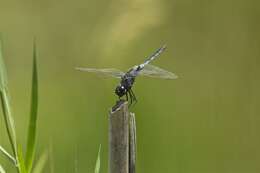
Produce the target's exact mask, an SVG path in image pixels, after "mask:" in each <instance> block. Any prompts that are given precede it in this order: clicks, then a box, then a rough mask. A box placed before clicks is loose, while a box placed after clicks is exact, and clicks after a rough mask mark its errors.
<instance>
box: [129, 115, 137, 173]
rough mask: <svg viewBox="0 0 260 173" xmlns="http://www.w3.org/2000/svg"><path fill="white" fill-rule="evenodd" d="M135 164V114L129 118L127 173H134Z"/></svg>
mask: <svg viewBox="0 0 260 173" xmlns="http://www.w3.org/2000/svg"><path fill="white" fill-rule="evenodd" d="M135 162H136V125H135V114H134V113H130V116H129V173H135Z"/></svg>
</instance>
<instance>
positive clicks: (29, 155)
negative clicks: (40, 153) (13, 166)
mask: <svg viewBox="0 0 260 173" xmlns="http://www.w3.org/2000/svg"><path fill="white" fill-rule="evenodd" d="M37 110H38V74H37V55H36V45H35V43H34V46H33V72H32V89H31V114H30V121H29V127H28V135H27V148H26V149H27V152H26V157H25V165H26V169H27V171H28V173H30V172H31V170H32V165H33V160H34V156H35V146H36V130H37Z"/></svg>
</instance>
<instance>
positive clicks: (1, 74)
mask: <svg viewBox="0 0 260 173" xmlns="http://www.w3.org/2000/svg"><path fill="white" fill-rule="evenodd" d="M0 102H1V106H2V110H3V116H4V122H5V127H6V131H7V135H8V138H9V141H10V143H11V147H12V150H13V154H14V155H15V156H16V155H17V148H16V133H15V125H14V120H13V117H12V113H11V106H10V97H9V94H8V87H7V77H6V71H5V65H4V60H3V54H2V40H1V38H0Z"/></svg>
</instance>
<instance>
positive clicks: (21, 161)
mask: <svg viewBox="0 0 260 173" xmlns="http://www.w3.org/2000/svg"><path fill="white" fill-rule="evenodd" d="M17 154H18V155H17V161H18V162H17V167H18V170H19V173H28V172H27V170H26V167H25V162H24V158H23V153H22V149H21V147H20V145H18V151H17Z"/></svg>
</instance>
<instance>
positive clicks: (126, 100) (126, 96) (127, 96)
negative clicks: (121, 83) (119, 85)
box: [125, 92, 128, 101]
mask: <svg viewBox="0 0 260 173" xmlns="http://www.w3.org/2000/svg"><path fill="white" fill-rule="evenodd" d="M125 96H126V101H128V93H127V92H126V94H125Z"/></svg>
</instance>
